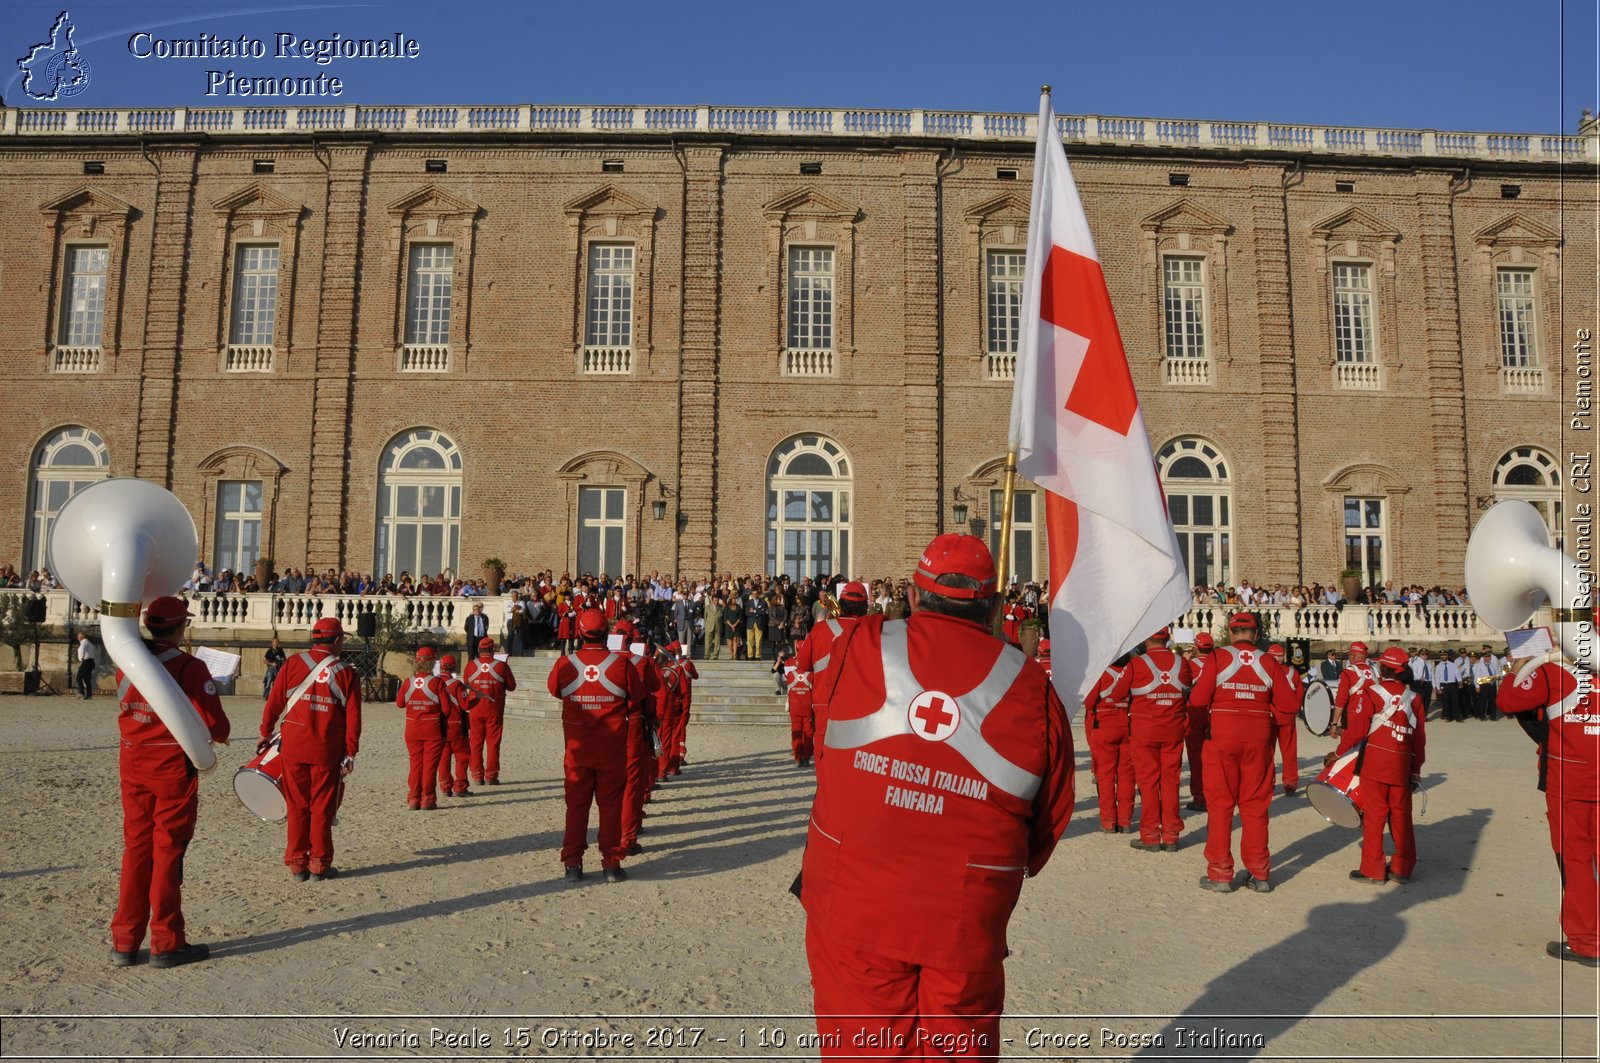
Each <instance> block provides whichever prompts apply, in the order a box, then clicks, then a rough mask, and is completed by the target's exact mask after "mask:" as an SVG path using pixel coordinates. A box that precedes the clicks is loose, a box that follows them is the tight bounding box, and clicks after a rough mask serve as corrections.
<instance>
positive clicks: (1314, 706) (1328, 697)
mask: <svg viewBox="0 0 1600 1063" xmlns="http://www.w3.org/2000/svg"><path fill="white" fill-rule="evenodd" d="M1300 722H1301V723H1303V724H1305V725H1306V730H1308V731H1310V732H1311V733H1312V734H1314V735H1316V736H1318V737H1319V738H1320V737H1324V736H1326V735H1327V733H1328V732H1329V731H1330V730H1332V729H1333V692H1332V691H1331V690H1329V689H1328V684H1326V683H1324V682H1321V681H1320V680H1316V679H1313V680H1312V681H1311V682H1309V683H1307V684H1306V693H1305V697H1304V698H1302V699H1301V700H1300Z"/></svg>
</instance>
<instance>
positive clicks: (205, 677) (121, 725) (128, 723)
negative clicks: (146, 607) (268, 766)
mask: <svg viewBox="0 0 1600 1063" xmlns="http://www.w3.org/2000/svg"><path fill="white" fill-rule="evenodd" d="M150 652H152V653H154V654H155V656H156V660H158V661H160V662H161V663H162V665H163V666H165V667H166V669H167V674H168V675H170V676H172V678H173V679H175V680H177V681H178V686H179V688H180V689H181V690H182V691H183V692H184V693H185V694H187V695H189V704H191V705H193V706H194V708H195V711H196V712H198V713H199V714H200V720H201V722H202V723H204V724H205V725H206V730H207V731H209V732H211V740H212V741H213V742H226V741H227V740H228V733H229V731H230V730H231V726H230V724H229V723H228V714H227V713H225V712H223V711H222V699H221V698H219V697H217V688H216V686H215V685H214V684H212V682H211V673H210V671H209V670H208V669H207V668H206V666H205V664H204V663H203V662H202V661H200V660H199V659H198V658H195V657H191V656H189V654H187V653H184V652H183V651H182V650H180V649H178V647H176V646H174V645H172V644H170V643H166V642H152V643H150ZM117 694H118V696H119V700H120V701H121V704H122V709H121V714H120V715H119V716H118V717H117V727H118V729H119V730H120V731H121V732H122V754H121V762H122V767H123V770H125V771H126V770H128V769H130V768H137V769H138V770H140V771H148V772H163V773H164V772H168V771H179V772H186V771H188V770H189V758H188V757H187V756H186V755H185V754H184V752H183V747H182V746H180V745H178V740H177V739H176V738H173V737H172V732H171V731H169V730H167V725H166V724H164V723H162V722H161V717H159V716H157V715H156V711H155V709H153V708H151V707H150V703H149V702H147V701H145V699H144V695H143V694H140V693H139V688H138V687H135V686H134V685H133V684H132V683H130V682H129V681H128V678H127V676H125V675H123V674H122V669H120V668H119V669H117Z"/></svg>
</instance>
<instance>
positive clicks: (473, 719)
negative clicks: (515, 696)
mask: <svg viewBox="0 0 1600 1063" xmlns="http://www.w3.org/2000/svg"><path fill="white" fill-rule="evenodd" d="M505 729H506V710H505V706H503V705H502V706H500V707H499V708H495V707H493V706H488V705H482V704H481V703H480V706H479V707H477V708H474V709H473V710H472V712H471V713H470V714H468V717H467V746H468V749H469V751H470V752H469V759H468V761H467V763H468V765H469V766H470V768H471V769H472V781H473V782H476V783H482V782H483V781H484V780H485V779H487V780H489V781H490V782H499V781H500V740H501V738H502V737H504V735H505Z"/></svg>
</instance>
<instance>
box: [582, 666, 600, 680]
mask: <svg viewBox="0 0 1600 1063" xmlns="http://www.w3.org/2000/svg"><path fill="white" fill-rule="evenodd" d="M599 678H600V669H598V668H596V667H595V666H594V665H592V664H591V665H589V666H588V667H587V668H585V669H584V670H583V681H584V682H585V683H593V682H594V681H595V680H597V679H599Z"/></svg>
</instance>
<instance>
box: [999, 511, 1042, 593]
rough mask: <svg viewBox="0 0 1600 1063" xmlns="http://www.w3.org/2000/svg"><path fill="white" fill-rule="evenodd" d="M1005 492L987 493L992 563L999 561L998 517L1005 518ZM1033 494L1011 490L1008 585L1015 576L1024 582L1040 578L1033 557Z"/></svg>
mask: <svg viewBox="0 0 1600 1063" xmlns="http://www.w3.org/2000/svg"><path fill="white" fill-rule="evenodd" d="M1005 498H1006V493H1005V492H1004V491H990V492H989V552H990V553H991V554H993V555H994V557H995V560H996V561H999V559H1000V531H1001V526H1002V525H1001V518H1002V517H1003V516H1004V515H1005V509H1006V507H1005ZM1033 510H1034V506H1033V492H1032V491H1014V492H1013V493H1012V495H1011V558H1010V560H1009V562H1008V563H1007V567H1008V568H1009V569H1010V570H1011V571H1010V572H1008V573H1006V576H1005V578H1006V580H1007V582H1009V581H1010V579H1011V577H1012V576H1016V577H1017V578H1018V579H1020V580H1022V581H1023V582H1025V583H1026V582H1031V581H1036V580H1038V578H1039V574H1038V572H1037V571H1036V570H1035V567H1034V565H1035V561H1034V556H1033V542H1034V538H1033V534H1034V517H1033Z"/></svg>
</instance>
